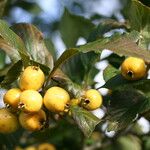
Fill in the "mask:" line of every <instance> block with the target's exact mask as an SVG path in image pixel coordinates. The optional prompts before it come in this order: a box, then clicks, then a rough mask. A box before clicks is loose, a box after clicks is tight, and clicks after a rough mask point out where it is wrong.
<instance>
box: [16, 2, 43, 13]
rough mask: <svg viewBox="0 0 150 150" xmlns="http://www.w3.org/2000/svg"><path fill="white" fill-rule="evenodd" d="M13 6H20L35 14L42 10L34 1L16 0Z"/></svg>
mask: <svg viewBox="0 0 150 150" xmlns="http://www.w3.org/2000/svg"><path fill="white" fill-rule="evenodd" d="M15 6H18V7H21V8H23V9H24V10H26V11H28V12H30V13H33V14H36V15H37V14H39V13H40V12H41V11H42V9H41V8H40V7H39V5H38V4H37V3H34V2H27V1H18V2H17V3H16V5H15Z"/></svg>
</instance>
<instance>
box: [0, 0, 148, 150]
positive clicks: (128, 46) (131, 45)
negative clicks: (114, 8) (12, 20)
mask: <svg viewBox="0 0 150 150" xmlns="http://www.w3.org/2000/svg"><path fill="white" fill-rule="evenodd" d="M23 3H26V4H28V3H30V2H23ZM5 4H6V1H5V0H4V1H0V6H1V7H2V8H3V7H4V6H5ZM20 4H21V2H20ZM8 6H9V5H7V7H8ZM20 6H21V5H20ZM22 6H25V5H22ZM9 7H10V6H9ZM9 7H8V8H9ZM0 11H1V13H0V14H2V13H3V9H1V10H0ZM122 14H123V16H124V18H125V21H124V22H119V21H118V20H117V19H115V18H102V16H98V15H97V16H93V18H92V17H91V18H90V19H85V18H84V17H82V16H77V15H75V14H73V13H70V12H69V11H68V9H65V10H64V14H63V15H62V17H61V20H60V23H59V32H60V34H61V37H62V40H63V41H64V43H65V45H66V47H67V49H66V50H65V51H64V52H63V53H62V54H61V56H60V57H59V58H57V59H56V55H55V54H56V51H55V50H54V47H53V46H50V45H51V41H50V40H48V39H46V38H45V37H44V36H43V34H42V32H41V31H40V30H39V29H38V28H37V27H36V26H35V25H33V24H28V23H17V24H14V25H12V26H9V25H8V23H7V22H6V21H4V20H3V19H0V49H1V51H0V54H1V55H0V61H1V62H0V65H1V66H0V67H1V70H0V87H1V89H6V91H7V92H6V93H5V95H4V97H3V102H4V103H5V107H4V108H1V109H0V149H2V150H7V149H8V150H20V149H26V150H27V149H36V150H44V149H45V150H46V149H47V150H53V149H54V150H55V149H58V150H59V149H62V150H70V149H71V150H77V149H79V150H80V149H83V150H85V149H90V150H96V149H101V150H104V149H107V150H116V149H119V150H128V149H130V150H135V149H137V150H142V149H143V150H149V149H150V136H149V132H148V133H145V132H144V131H143V130H142V128H141V126H140V125H139V123H138V121H139V119H140V118H142V117H144V118H145V119H146V120H147V122H149V120H150V114H149V113H150V88H149V87H150V80H149V76H148V71H149V64H150V52H149V48H150V8H149V7H148V6H146V5H144V4H143V3H141V2H140V1H138V0H132V1H129V2H128V3H127V4H126V5H125V6H124V9H123V12H122ZM95 17H96V20H97V21H99V24H98V25H95V23H93V22H94V21H93V20H94V18H95ZM116 29H123V33H121V32H117V30H116ZM109 32H112V34H111V36H105V35H106V33H109ZM79 37H84V38H85V39H86V41H87V43H86V44H84V45H80V46H76V43H77V40H78V38H79ZM104 49H108V50H110V51H112V53H111V54H110V55H109V56H107V57H105V58H103V59H100V56H101V53H102V52H103V50H104ZM6 55H7V56H8V57H9V58H10V59H11V63H9V64H6V62H5V58H6ZM130 58H132V59H130ZM104 60H106V61H107V62H108V66H107V67H106V68H105V69H104V71H103V79H104V80H105V84H104V85H102V86H100V87H98V88H96V84H97V83H96V82H95V80H94V78H95V76H96V75H97V73H98V72H99V70H98V69H97V68H96V65H95V64H96V63H97V62H101V61H104ZM126 62H127V63H126ZM103 88H105V89H107V90H108V93H107V94H105V95H102V94H101V92H100V91H101V89H103ZM93 110H97V111H98V110H101V111H103V113H104V115H103V117H97V116H95V115H94V113H93ZM111 131H112V132H113V133H114V134H113V135H112V136H111V137H110V136H108V134H106V132H111Z"/></svg>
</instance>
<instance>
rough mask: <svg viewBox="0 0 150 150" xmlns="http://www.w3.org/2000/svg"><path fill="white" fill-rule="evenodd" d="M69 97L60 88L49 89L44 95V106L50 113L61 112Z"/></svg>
mask: <svg viewBox="0 0 150 150" xmlns="http://www.w3.org/2000/svg"><path fill="white" fill-rule="evenodd" d="M69 100H70V96H69V94H68V92H67V91H66V90H64V89H63V88H60V87H57V86H55V87H51V88H49V89H48V90H47V92H46V93H45V95H44V105H45V107H46V108H47V109H48V110H50V111H52V112H63V111H64V109H65V106H66V104H67V103H68V101H69Z"/></svg>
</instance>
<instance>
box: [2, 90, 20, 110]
mask: <svg viewBox="0 0 150 150" xmlns="http://www.w3.org/2000/svg"><path fill="white" fill-rule="evenodd" d="M20 94H21V90H20V89H18V88H12V89H10V90H8V91H7V92H6V93H5V95H4V98H3V101H4V103H5V104H6V105H8V106H10V107H12V108H17V107H18V103H19V98H20Z"/></svg>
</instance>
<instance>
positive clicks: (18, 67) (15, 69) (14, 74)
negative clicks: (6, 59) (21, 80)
mask: <svg viewBox="0 0 150 150" xmlns="http://www.w3.org/2000/svg"><path fill="white" fill-rule="evenodd" d="M22 67H23V65H22V61H21V60H19V61H18V62H17V63H15V64H14V65H13V66H12V67H11V68H10V69H9V70H8V73H7V74H6V76H5V78H4V80H3V81H2V82H1V83H0V86H1V87H5V86H7V85H10V84H11V83H13V82H14V81H15V80H17V79H18V77H19V75H20V73H21V71H22Z"/></svg>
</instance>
